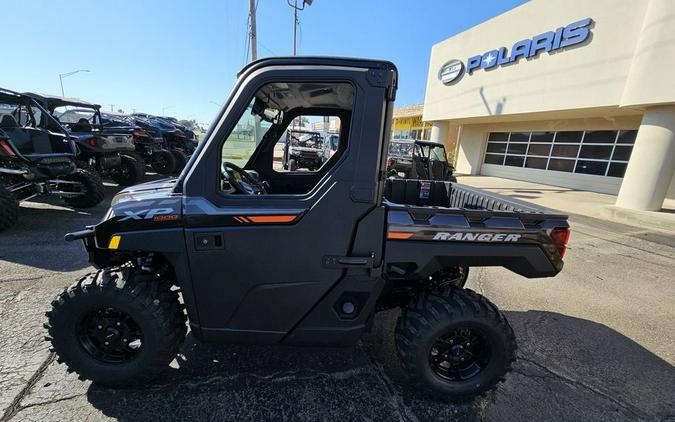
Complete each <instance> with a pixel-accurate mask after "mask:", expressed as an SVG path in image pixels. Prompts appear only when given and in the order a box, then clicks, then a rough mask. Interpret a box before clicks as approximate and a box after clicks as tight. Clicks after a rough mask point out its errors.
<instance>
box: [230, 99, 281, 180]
mask: <svg viewBox="0 0 675 422" xmlns="http://www.w3.org/2000/svg"><path fill="white" fill-rule="evenodd" d="M254 101H255V99H253V100H251V103H250V104H249V105H248V107H246V111H245V112H244V115H243V116H241V119H239V122H238V123H237V125H236V126H235V127H234V130H233V131H232V133H230V136H228V137H227V139H226V140H225V143H224V144H223V149H222V160H223V161H228V162H230V163H233V164H235V165H237V166H239V167H244V166H245V165H246V163H247V162H248V160H249V158H251V155H253V152H254V151H255V149H256V147H257V146H258V144H259V143H260V140H261V139H262V138H263V136H265V134H266V133H267V131H268V130H269V129H270V127H272V123H270V122H267V121H265V120H262V119H261V118H260V117H259V116H258V115H256V114H254V113H253V103H254Z"/></svg>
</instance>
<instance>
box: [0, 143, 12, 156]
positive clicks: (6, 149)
mask: <svg viewBox="0 0 675 422" xmlns="http://www.w3.org/2000/svg"><path fill="white" fill-rule="evenodd" d="M0 148H2V150H3V151H4V152H5V153H6V154H7V155H9V156H10V157H13V156H14V155H15V154H14V151H13V150H12V148H10V146H9V144H8V143H7V140H6V139H0Z"/></svg>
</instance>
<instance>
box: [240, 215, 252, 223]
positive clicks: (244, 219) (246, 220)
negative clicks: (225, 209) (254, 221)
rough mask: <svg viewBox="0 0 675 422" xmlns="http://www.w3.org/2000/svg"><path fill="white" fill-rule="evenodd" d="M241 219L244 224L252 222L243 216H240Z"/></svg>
mask: <svg viewBox="0 0 675 422" xmlns="http://www.w3.org/2000/svg"><path fill="white" fill-rule="evenodd" d="M239 218H240V219H241V221H242V222H244V223H250V222H251V220H249V219H248V218H246V217H244V216H243V215H242V216H240V217H239Z"/></svg>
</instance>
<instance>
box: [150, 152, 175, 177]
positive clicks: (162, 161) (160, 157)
mask: <svg viewBox="0 0 675 422" xmlns="http://www.w3.org/2000/svg"><path fill="white" fill-rule="evenodd" d="M151 166H152V169H153V170H154V171H155V172H157V173H158V174H161V175H167V174H171V173H173V172H174V170H175V169H176V157H174V155H173V154H172V153H171V152H170V151H168V150H166V149H160V150H159V151H155V152H154V153H153V154H152V163H151Z"/></svg>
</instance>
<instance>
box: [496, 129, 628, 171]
mask: <svg viewBox="0 0 675 422" xmlns="http://www.w3.org/2000/svg"><path fill="white" fill-rule="evenodd" d="M636 136H637V131H636V130H619V131H616V130H593V131H590V130H587V131H581V130H577V131H561V132H492V133H490V134H489V135H488V142H487V147H486V150H485V159H484V163H485V164H495V165H501V166H509V167H524V168H533V169H539V170H552V171H561V172H566V173H577V174H592V175H597V176H609V177H623V175H624V173H625V171H626V165H627V163H628V160H629V159H630V155H631V152H632V150H633V144H634V143H635V137H636Z"/></svg>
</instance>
